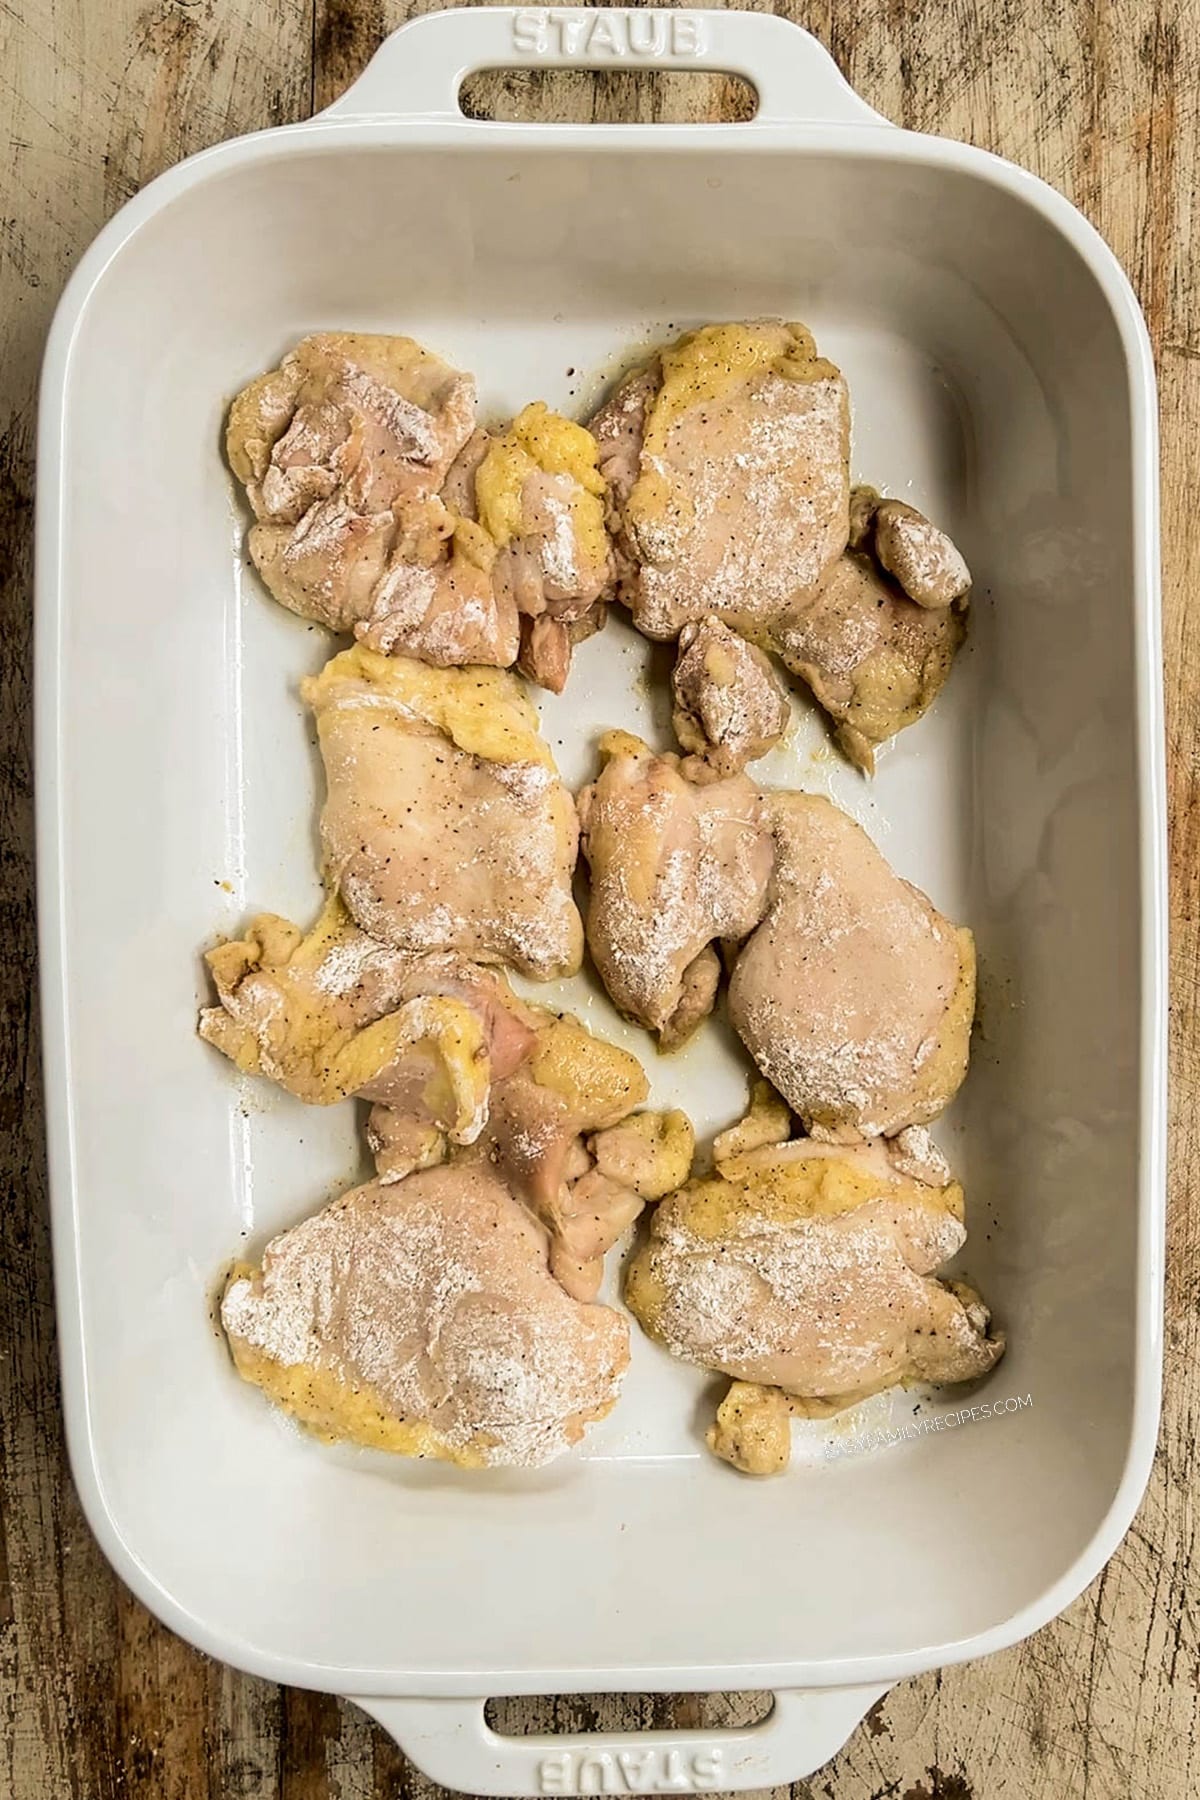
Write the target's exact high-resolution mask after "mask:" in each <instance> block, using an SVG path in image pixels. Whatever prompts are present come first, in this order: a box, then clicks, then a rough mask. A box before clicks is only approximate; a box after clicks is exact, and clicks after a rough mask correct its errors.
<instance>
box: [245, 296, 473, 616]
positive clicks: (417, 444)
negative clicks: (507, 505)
mask: <svg viewBox="0 0 1200 1800" xmlns="http://www.w3.org/2000/svg"><path fill="white" fill-rule="evenodd" d="M474 423H475V383H474V381H473V380H472V378H471V377H470V376H469V375H464V374H462V373H460V371H459V370H457V369H452V368H451V367H450V366H449V364H448V363H444V362H443V361H442V360H441V359H440V358H439V357H436V356H432V355H431V354H430V353H429V352H428V351H427V350H423V349H422V348H421V346H420V345H419V344H417V343H414V342H413V340H412V339H411V338H405V337H373V336H369V335H367V334H366V333H363V332H321V333H319V334H317V335H315V336H313V337H306V338H304V339H302V340H301V342H300V343H299V344H298V345H297V346H296V348H295V350H293V351H292V352H291V353H290V355H288V356H286V357H285V358H284V360H283V362H282V363H281V365H280V366H279V368H278V369H273V370H272V371H271V372H270V373H269V374H267V375H261V376H259V378H258V379H257V380H256V381H252V382H251V383H250V385H249V387H247V388H245V389H243V391H242V392H241V393H240V394H239V395H238V397H237V399H236V400H235V401H234V403H233V406H232V407H231V409H230V413H229V422H228V427H227V432H226V448H227V452H228V456H229V463H230V467H231V468H232V469H233V472H234V474H235V475H236V476H237V477H238V479H239V480H240V481H241V482H242V483H243V484H244V486H245V488H246V494H247V498H248V499H249V501H250V504H251V506H252V507H253V509H254V514H255V518H256V519H257V521H258V522H257V524H255V525H254V527H253V528H252V530H251V532H250V555H251V558H252V560H253V562H254V566H255V568H256V569H257V570H258V572H259V574H260V575H261V576H262V578H263V580H264V582H265V583H266V585H267V587H268V589H269V590H270V592H271V593H272V594H273V595H274V597H275V598H276V600H278V601H280V602H281V603H282V604H283V605H284V606H287V607H290V608H291V610H292V611H293V612H298V613H300V614H302V615H303V616H304V617H305V618H307V619H316V620H317V621H318V622H319V623H320V624H322V625H328V626H329V627H330V629H331V630H333V631H349V630H351V629H352V628H353V626H354V624H355V622H356V621H357V620H359V619H363V618H366V617H367V615H368V612H369V610H370V605H371V597H372V594H373V592H374V590H375V587H376V584H377V583H378V582H379V581H380V579H381V578H382V577H383V575H384V573H385V571H386V569H387V568H388V566H389V563H390V561H391V559H392V557H393V555H395V554H396V553H397V552H398V551H399V552H400V553H401V554H402V555H407V554H411V553H412V552H413V550H414V549H415V548H416V547H417V546H423V547H426V548H430V547H432V545H433V544H435V543H436V542H437V541H438V539H439V538H440V537H441V536H442V535H443V533H444V528H445V526H444V520H443V516H442V515H443V511H444V509H443V508H442V506H441V503H440V502H439V501H438V499H437V494H438V490H439V489H440V488H441V485H442V483H443V481H444V480H445V478H446V473H447V471H448V470H449V468H450V465H451V463H452V462H453V461H454V458H455V457H456V456H457V455H458V453H459V451H460V450H461V449H462V447H463V445H464V444H465V443H466V441H467V439H468V437H469V436H470V435H471V430H472V428H473V426H474Z"/></svg>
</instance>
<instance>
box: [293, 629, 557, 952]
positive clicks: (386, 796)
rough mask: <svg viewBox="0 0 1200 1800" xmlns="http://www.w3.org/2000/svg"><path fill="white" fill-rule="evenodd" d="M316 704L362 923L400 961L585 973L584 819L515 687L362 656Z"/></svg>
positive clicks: (336, 820) (333, 812)
mask: <svg viewBox="0 0 1200 1800" xmlns="http://www.w3.org/2000/svg"><path fill="white" fill-rule="evenodd" d="M301 693H302V695H303V697H304V699H305V700H306V701H307V702H308V704H309V705H310V706H311V707H312V709H313V712H314V713H315V715H316V719H317V731H318V736H319V739H320V745H321V754H322V756H323V757H324V760H325V773H326V779H327V784H328V793H327V797H326V801H325V807H324V811H323V813H322V815H321V839H322V844H323V846H324V852H325V860H326V867H327V872H328V877H329V880H330V881H331V883H332V884H333V885H334V886H336V887H337V888H338V889H339V891H340V892H341V895H342V898H343V899H344V901H345V903H346V906H347V909H348V910H349V912H350V914H351V916H352V917H353V918H354V920H355V921H356V923H357V924H359V925H360V926H361V927H362V929H363V930H364V931H366V932H367V933H369V935H370V936H371V937H373V938H377V939H379V940H380V941H381V942H383V943H386V944H391V945H393V946H394V947H396V948H397V949H401V950H413V951H434V950H453V951H457V952H459V953H461V954H462V955H465V956H468V957H471V958H473V959H475V960H478V961H482V962H507V963H509V964H511V965H512V966H513V967H514V968H516V969H519V970H520V971H521V973H522V974H525V975H531V976H534V977H536V978H537V979H539V980H549V979H552V978H553V977H555V976H558V975H567V974H572V973H573V972H574V971H575V970H576V969H577V968H578V967H579V963H580V959H581V956H582V951H583V932H582V926H581V924H580V919H579V914H578V912H577V911H576V909H575V903H574V900H573V899H572V897H571V875H572V871H573V870H574V867H575V857H576V851H577V847H578V835H579V828H578V820H577V818H576V815H575V809H574V806H573V804H572V800H571V796H570V794H569V793H568V792H567V790H566V788H565V787H564V786H563V785H562V782H561V781H560V780H559V778H558V774H557V771H556V769H555V767H554V759H553V757H552V756H551V754H550V750H549V748H548V747H547V745H546V743H545V742H544V740H543V739H542V738H541V737H540V736H539V735H538V728H537V727H538V721H537V714H536V713H535V711H534V709H533V707H532V706H531V705H530V703H529V701H528V700H527V699H526V698H525V696H524V694H523V693H522V691H521V687H520V684H519V682H518V681H517V679H516V677H515V676H513V675H510V674H508V673H506V672H505V671H502V670H498V669H431V668H428V667H427V666H426V665H424V664H423V663H419V662H414V661H411V660H410V659H408V658H406V657H385V656H381V655H379V654H378V653H377V652H375V651H372V650H368V649H366V648H364V647H363V646H362V645H357V646H356V647H355V648H354V649H353V650H347V651H344V652H343V653H342V654H341V655H339V656H335V657H334V658H333V660H332V662H329V663H327V664H326V666H325V668H324V669H323V670H322V671H321V673H320V674H319V675H317V676H313V677H311V678H309V679H308V680H306V681H305V682H303V683H302V685H301Z"/></svg>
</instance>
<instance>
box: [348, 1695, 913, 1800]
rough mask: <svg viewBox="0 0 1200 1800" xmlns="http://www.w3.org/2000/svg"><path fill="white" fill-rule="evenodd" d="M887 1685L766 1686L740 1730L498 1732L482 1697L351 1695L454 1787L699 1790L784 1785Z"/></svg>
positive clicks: (820, 1756)
mask: <svg viewBox="0 0 1200 1800" xmlns="http://www.w3.org/2000/svg"><path fill="white" fill-rule="evenodd" d="M887 1691H888V1690H887V1687H886V1686H884V1687H856V1688H809V1689H804V1690H795V1691H792V1692H789V1693H782V1694H776V1695H775V1696H774V1700H775V1704H774V1706H773V1707H772V1709H771V1711H770V1713H769V1714H768V1715H767V1717H766V1718H765V1719H763V1720H762V1721H761V1722H760V1723H759V1724H757V1725H750V1726H747V1727H746V1728H745V1729H743V1730H714V1731H639V1732H631V1733H629V1734H628V1735H625V1736H608V1735H606V1734H602V1733H587V1734H580V1735H576V1736H566V1737H557V1736H543V1737H501V1736H500V1734H499V1733H498V1732H495V1731H493V1730H492V1729H491V1727H490V1726H489V1725H488V1723H487V1721H486V1719H485V1718H484V1712H483V1709H484V1704H485V1702H484V1701H482V1700H407V1699H404V1700H402V1699H392V1698H383V1697H370V1698H367V1699H360V1698H359V1697H358V1696H357V1695H355V1696H353V1698H354V1703H355V1705H356V1706H361V1707H362V1709H363V1711H364V1712H368V1713H370V1715H371V1717H372V1718H373V1719H377V1720H378V1721H379V1723H380V1724H381V1725H382V1726H383V1728H384V1730H385V1731H387V1732H390V1734H391V1736H392V1737H393V1738H395V1740H396V1742H397V1743H398V1744H399V1746H400V1748H401V1749H402V1750H403V1751H404V1753H405V1755H406V1756H407V1757H408V1758H409V1759H410V1761H412V1762H414V1763H415V1764H416V1766H417V1768H418V1769H420V1771H421V1773H422V1774H423V1775H427V1776H428V1777H429V1779H430V1780H431V1781H436V1782H438V1783H440V1784H441V1786H442V1787H445V1788H449V1789H450V1790H451V1791H457V1792H458V1793H464V1794H490V1795H501V1794H505V1795H507V1794H513V1795H522V1794H525V1795H541V1794H693V1793H696V1794H699V1793H725V1794H728V1793H736V1792H739V1791H740V1790H742V1789H745V1788H769V1787H787V1786H788V1785H789V1784H790V1783H792V1782H794V1781H799V1780H802V1779H803V1777H805V1776H806V1775H811V1774H812V1773H813V1771H814V1770H815V1769H819V1768H820V1767H821V1766H822V1764H824V1763H827V1762H828V1761H829V1759H830V1757H831V1756H834V1755H836V1753H837V1752H838V1751H839V1750H840V1749H841V1747H842V1745H843V1744H844V1743H845V1742H846V1739H847V1738H848V1737H849V1736H850V1733H851V1732H852V1731H853V1730H854V1727H855V1726H856V1725H857V1724H858V1723H859V1721H860V1720H861V1719H863V1718H864V1717H865V1716H866V1714H867V1712H868V1711H869V1710H870V1708H871V1707H872V1706H873V1705H874V1704H875V1702H876V1700H878V1699H879V1698H880V1697H881V1696H882V1695H883V1694H886V1693H887Z"/></svg>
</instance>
